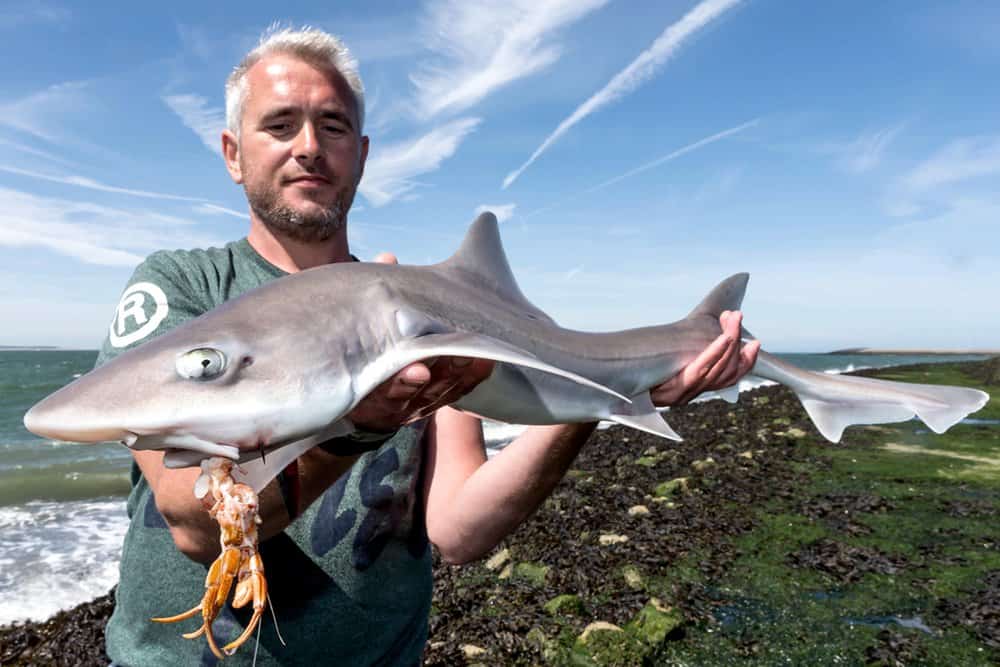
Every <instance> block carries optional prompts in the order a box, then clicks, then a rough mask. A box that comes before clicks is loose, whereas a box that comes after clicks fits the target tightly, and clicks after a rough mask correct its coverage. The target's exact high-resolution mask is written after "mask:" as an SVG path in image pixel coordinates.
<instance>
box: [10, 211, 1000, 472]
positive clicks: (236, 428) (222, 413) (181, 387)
mask: <svg viewBox="0 0 1000 667" xmlns="http://www.w3.org/2000/svg"><path fill="white" fill-rule="evenodd" d="M748 279H749V276H748V275H747V274H745V273H742V274H736V275H734V276H732V277H730V278H727V279H726V280H724V281H723V282H722V283H720V284H719V285H718V286H717V287H716V288H715V289H714V290H712V292H711V293H709V295H708V296H707V297H706V298H705V299H704V300H703V301H702V302H701V304H699V305H698V306H697V307H696V308H695V309H694V310H692V311H691V313H690V314H688V316H687V317H685V318H684V319H682V320H679V321H677V322H674V323H672V324H667V325H661V326H651V327H644V328H638V329H630V330H625V331H618V332H610V333H586V332H580V331H573V330H570V329H565V328H562V327H560V326H559V325H557V324H556V323H555V322H554V321H553V320H552V318H551V317H549V316H548V315H546V314H545V313H544V312H542V311H541V310H540V309H539V308H537V307H536V306H534V305H533V304H531V303H530V302H529V301H528V300H527V298H525V296H524V295H523V294H522V293H521V290H520V289H519V288H518V286H517V283H516V281H515V280H514V276H513V274H512V273H511V270H510V266H509V264H508V262H507V258H506V255H505V254H504V251H503V247H502V245H501V242H500V235H499V230H498V226H497V221H496V218H495V217H494V216H493V215H492V214H490V213H484V214H483V215H481V216H480V217H479V218H478V219H477V220H476V221H475V222H474V223H473V224H472V226H471V228H470V229H469V231H468V233H467V235H466V237H465V240H464V241H463V243H462V245H461V247H460V248H459V250H458V251H457V252H456V253H455V254H454V255H453V256H452V257H451V258H449V259H448V260H446V261H444V262H441V263H440V264H435V265H431V266H405V265H386V264H368V263H362V264H358V263H343V264H331V265H326V266H322V267H317V268H313V269H309V270H307V271H302V272H300V273H296V274H292V275H290V276H287V277H284V278H281V279H279V280H276V281H273V282H271V283H268V284H266V285H264V286H262V287H259V288H257V289H256V290H253V291H251V292H248V293H246V294H244V295H243V296H241V297H239V298H237V299H233V300H231V301H228V302H226V303H224V304H222V305H221V306H219V307H218V308H215V309H214V310H212V311H210V312H208V313H206V314H204V315H202V316H201V317H198V318H196V319H194V320H191V321H189V322H186V323H185V324H183V325H181V326H178V327H176V328H175V329H172V330H170V331H168V332H166V333H164V334H163V335H161V336H159V337H157V338H154V339H152V340H150V341H149V342H146V343H144V344H142V345H140V346H138V347H136V348H134V349H132V350H129V351H128V352H125V353H124V354H122V355H120V356H119V357H117V358H116V359H114V360H112V361H111V362H109V363H108V364H106V365H104V366H102V367H100V368H97V369H95V370H94V371H92V372H90V373H88V374H86V375H84V376H83V377H81V378H79V379H77V380H76V381H74V382H73V383H71V384H69V385H67V386H66V387H63V388H62V389H60V390H59V391H57V392H55V393H54V394H52V395H51V396H49V397H47V398H45V399H43V400H42V401H41V402H39V403H38V404H37V405H35V406H34V407H32V408H31V410H29V411H28V413H27V414H26V415H25V417H24V423H25V426H26V427H27V428H28V430H30V431H32V432H34V433H36V434H38V435H40V436H44V437H47V438H54V439H60V440H66V441H73V442H102V441H108V440H111V441H115V440H118V441H121V442H123V443H124V444H126V445H128V446H129V447H132V448H133V449H162V450H165V451H166V458H165V461H166V464H167V465H168V466H171V467H181V466H187V465H197V464H198V463H199V462H200V461H201V460H203V459H205V458H208V457H210V456H225V457H228V458H230V459H234V460H240V461H242V462H244V465H243V466H242V467H243V468H244V470H245V473H244V474H245V475H246V481H247V483H250V484H251V485H253V486H255V487H257V488H258V489H259V488H262V487H263V486H264V485H265V484H266V483H267V482H268V481H270V479H272V478H273V477H274V476H275V475H277V473H278V471H280V470H281V469H282V468H283V467H284V466H285V465H287V463H288V462H289V461H290V460H291V459H293V458H295V457H297V456H299V455H300V454H301V453H302V452H303V451H305V450H307V449H308V448H309V447H311V446H313V445H314V444H316V443H318V442H321V441H323V440H324V439H326V438H328V437H331V436H334V435H338V434H342V433H345V432H349V431H350V430H351V429H352V428H353V427H352V426H351V424H350V423H349V422H348V421H347V419H346V417H345V416H346V415H347V414H348V413H349V412H350V411H351V409H353V408H354V406H356V405H357V404H358V402H359V401H360V400H361V399H362V398H363V397H364V396H366V395H367V394H368V393H369V392H371V391H372V390H373V389H374V388H375V387H377V386H378V385H379V384H381V383H382V382H384V381H385V380H387V379H388V378H390V377H391V376H392V375H394V374H395V373H396V372H398V371H399V370H400V369H402V368H403V367H404V366H406V365H407V364H409V363H412V362H414V361H417V360H420V359H428V358H431V357H437V356H441V355H454V356H467V357H479V358H487V359H492V360H495V361H496V362H497V364H496V366H495V369H494V371H493V373H492V374H491V375H490V377H489V378H488V379H486V380H485V381H484V382H482V383H481V384H480V385H479V386H477V387H476V389H474V390H473V391H472V392H471V393H470V394H468V395H466V396H465V397H463V398H462V399H461V400H460V401H458V403H457V404H456V407H458V408H460V409H464V410H468V411H470V412H474V413H476V414H479V415H482V416H484V417H488V418H490V419H494V420H498V421H506V422H511V423H520V424H561V423H570V422H584V421H595V420H599V419H604V420H611V421H614V422H618V423H621V424H625V425H627V426H631V427H633V428H637V429H640V430H643V431H647V432H649V433H653V434H656V435H659V436H662V437H666V438H672V439H680V437H679V436H678V435H677V434H676V433H674V431H673V430H672V429H671V428H670V427H669V426H668V425H667V423H666V422H665V421H664V419H663V417H662V416H661V415H660V414H659V413H658V412H657V411H656V410H655V409H654V407H653V404H652V402H651V400H650V396H649V389H650V388H651V387H654V386H656V385H658V384H660V383H661V382H663V381H665V380H667V379H669V378H671V377H673V376H674V375H675V374H676V373H677V372H678V371H680V370H681V369H682V368H683V367H684V366H685V365H686V364H687V363H689V362H690V361H691V360H693V359H694V358H695V357H696V356H697V355H698V354H699V353H700V352H701V351H702V350H703V349H704V348H705V347H706V346H707V345H708V344H709V343H710V342H711V341H713V340H714V339H715V338H716V337H717V336H718V335H719V334H720V332H721V328H720V325H719V314H720V313H721V312H722V311H723V310H737V309H738V308H739V307H740V303H741V302H742V299H743V293H744V291H745V290H746V285H747V281H748ZM744 335H745V336H746V337H751V336H750V334H749V332H746V331H745V330H744ZM751 373H752V374H754V375H756V376H759V377H762V378H766V379H770V380H774V381H776V382H779V383H781V384H784V385H786V386H788V387H790V388H791V389H792V390H793V391H795V393H796V394H797V395H798V396H799V398H800V400H801V401H802V404H803V405H804V407H805V409H806V411H807V412H808V413H809V415H810V417H811V418H812V420H813V422H814V423H815V424H816V426H817V428H818V429H819V431H820V433H822V434H823V435H824V436H825V437H826V438H828V439H829V440H831V441H834V442H836V441H838V440H839V439H840V437H841V434H842V433H843V430H844V428H845V427H847V426H848V425H851V424H877V423H890V422H897V421H905V420H907V419H910V418H912V417H913V416H917V417H919V418H920V419H922V420H923V421H924V422H925V423H926V424H927V425H928V426H929V427H930V428H931V429H933V430H934V431H935V432H938V433H940V432H943V431H945V430H946V429H948V428H950V427H951V426H952V425H954V424H955V423H957V422H958V421H960V420H961V419H963V418H964V417H965V416H966V415H967V414H969V413H972V412H975V411H977V410H979V409H980V408H981V407H983V406H984V405H985V404H986V402H987V401H988V400H989V395H988V394H986V393H984V392H981V391H977V390H973V389H966V388H960V387H943V386H932V385H921V384H907V383H899V382H888V381H881V380H872V379H866V378H855V377H841V376H832V375H828V374H825V373H814V372H810V371H805V370H802V369H799V368H796V367H794V366H792V365H791V364H788V363H786V362H783V361H781V360H780V359H778V358H776V357H774V356H772V355H770V354H768V353H766V352H763V351H761V352H760V354H759V356H758V360H757V363H756V365H755V366H754V368H753V369H752V371H751ZM724 395H725V396H726V398H728V399H729V400H735V398H736V396H737V392H736V389H735V388H731V389H730V390H728V391H727V392H726V393H725V394H724ZM262 449H264V450H265V451H266V456H265V457H264V459H263V460H258V457H259V456H260V453H261V450H262Z"/></svg>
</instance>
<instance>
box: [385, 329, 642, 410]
mask: <svg viewBox="0 0 1000 667" xmlns="http://www.w3.org/2000/svg"><path fill="white" fill-rule="evenodd" d="M440 356H452V357H472V358H476V359H492V360H493V361H499V362H502V363H505V364H512V365H514V366H523V367H525V368H532V369H534V370H537V371H541V372H543V373H549V374H551V375H555V376H558V377H561V378H565V379H567V380H571V381H573V382H576V383H577V384H579V385H582V386H585V387H588V388H590V389H596V390H597V391H600V392H603V393H605V394H608V395H610V396H614V397H615V398H618V399H620V400H622V401H624V402H625V403H629V402H631V401H630V400H629V398H628V397H627V396H624V395H623V394H620V393H618V392H617V391H615V390H614V389H611V388H610V387H605V386H604V385H602V384H599V383H597V382H594V381H593V380H589V379H587V378H585V377H583V376H582V375H577V374H576V373H573V372H570V371H566V370H563V369H561V368H557V367H556V366H553V365H551V364H547V363H545V362H544V361H542V360H541V359H539V358H538V357H536V356H534V355H533V354H531V353H530V352H528V351H527V350H522V349H521V348H519V347H515V346H514V345H511V344H510V343H505V342H503V341H500V340H497V339H496V338H491V337H489V336H484V335H482V334H474V333H464V332H457V333H441V334H428V335H426V336H420V337H419V338H411V339H409V340H407V341H406V342H405V343H403V344H401V345H399V346H398V347H397V348H396V349H395V350H394V351H393V353H392V355H391V357H390V358H389V359H388V360H387V362H388V364H389V366H391V368H390V369H389V370H390V372H389V374H388V375H385V369H383V372H382V375H385V377H382V378H381V380H379V382H382V381H384V380H386V379H388V377H390V376H391V375H392V373H395V372H397V371H398V370H400V369H401V368H403V367H404V366H406V365H407V364H411V363H413V362H415V361H420V360H421V359H428V358H430V357H440Z"/></svg>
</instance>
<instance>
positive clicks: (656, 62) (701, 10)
mask: <svg viewBox="0 0 1000 667" xmlns="http://www.w3.org/2000/svg"><path fill="white" fill-rule="evenodd" d="M740 2H741V0H703V1H702V2H700V3H699V4H698V5H697V6H695V7H694V8H693V9H692V10H690V11H689V12H688V13H687V14H685V15H684V16H683V17H682V18H681V19H680V20H679V21H677V22H676V23H673V24H671V25H670V26H668V27H667V29H666V30H664V31H663V33H662V34H661V35H660V36H659V37H657V38H656V41H655V42H653V45H652V46H650V47H649V48H648V49H646V50H645V51H643V52H642V53H640V54H639V55H638V56H637V57H636V59H635V60H633V61H632V62H631V63H629V65H628V67H626V68H625V69H623V70H622V71H621V72H619V73H618V74H616V75H615V76H614V77H613V78H612V79H611V81H609V82H608V83H607V84H606V85H605V86H604V87H603V88H601V89H600V90H599V91H597V92H596V93H594V95H592V96H591V97H590V99H588V100H587V101H586V102H584V103H583V104H582V105H580V106H579V107H578V108H577V109H576V110H575V111H574V112H573V113H572V114H570V115H569V117H568V118H566V119H565V120H563V122H561V123H560V124H559V126H558V127H557V128H556V129H555V131H554V132H553V133H552V134H550V135H549V136H548V137H547V138H546V139H545V141H543V142H542V145H541V146H539V147H538V148H537V149H536V150H535V152H534V153H532V154H531V157H529V158H528V160H527V162H525V163H524V164H522V165H521V166H520V167H518V168H517V169H515V170H514V171H512V172H511V173H509V174H507V177H506V178H504V180H503V187H504V188H507V187H509V186H510V185H511V184H512V183H513V182H514V181H516V180H517V178H518V177H519V176H520V175H521V174H522V173H523V172H524V170H525V169H527V168H528V167H529V166H531V164H532V163H533V162H534V161H535V160H537V159H538V157H539V156H540V155H541V154H542V153H544V152H545V151H546V150H547V149H548V147H549V146H551V145H552V144H553V143H555V142H556V140H558V139H559V138H560V137H561V136H562V135H564V134H565V133H566V132H568V131H569V129H570V128H571V127H573V126H574V125H576V124H577V123H579V122H580V121H581V120H583V119H584V118H586V117H587V116H589V115H590V114H592V113H594V112H595V111H597V110H598V109H600V108H601V107H604V106H607V105H608V104H611V103H612V102H614V101H616V100H618V99H620V98H622V97H624V96H625V95H627V94H629V93H631V92H632V91H633V90H635V89H636V88H638V87H639V86H641V85H642V84H643V83H645V82H646V81H647V80H649V79H650V78H651V77H652V76H653V75H655V74H656V73H657V71H658V70H659V69H660V68H661V67H662V66H663V65H664V63H666V62H667V60H669V59H670V57H671V56H673V55H674V54H675V53H676V52H677V50H678V49H679V48H680V47H681V45H682V44H684V42H685V41H686V40H687V39H688V38H689V37H691V36H692V35H693V34H695V33H696V32H698V31H699V30H700V29H702V28H704V27H705V26H706V25H708V24H709V23H711V22H712V21H713V20H715V19H717V18H719V17H720V16H722V15H723V14H724V13H725V12H726V11H728V10H729V9H731V8H732V7H734V6H736V5H737V4H739V3H740Z"/></svg>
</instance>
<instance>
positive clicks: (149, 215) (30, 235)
mask: <svg viewBox="0 0 1000 667" xmlns="http://www.w3.org/2000/svg"><path fill="white" fill-rule="evenodd" d="M0 199H2V201H3V202H4V206H3V207H0V246H12V247H25V246H41V247H45V248H48V249H50V250H54V251H55V252H58V253H60V254H63V255H67V256H69V257H73V258H75V259H78V260H80V261H82V262H86V263H88V264H99V265H105V266H133V265H135V264H137V263H138V262H139V261H141V260H142V258H143V257H144V256H145V255H146V254H147V253H149V252H151V251H153V250H156V249H158V248H162V247H165V246H170V247H175V246H178V245H180V246H207V245H218V241H217V240H216V239H214V238H211V237H208V236H205V235H202V234H199V233H197V232H192V231H190V229H188V228H189V227H192V226H193V225H194V223H193V222H192V221H189V220H185V219H183V218H176V217H173V216H170V215H164V214H162V213H159V212H156V211H149V210H126V209H119V208H109V207H105V206H98V205H95V204H91V203H89V202H79V201H72V200H65V199H56V198H51V197H39V196H37V195H32V194H28V193H26V192H21V191H18V190H12V189H8V188H0Z"/></svg>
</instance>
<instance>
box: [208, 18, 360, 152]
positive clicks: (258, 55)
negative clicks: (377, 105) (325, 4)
mask: <svg viewBox="0 0 1000 667" xmlns="http://www.w3.org/2000/svg"><path fill="white" fill-rule="evenodd" d="M279 53H281V54H287V55H291V56H295V57H297V58H300V59H302V60H304V61H306V62H308V63H310V64H312V65H317V66H320V67H330V68H332V69H334V70H335V71H337V72H339V73H340V75H341V76H342V77H344V80H345V81H347V85H348V86H350V88H351V92H352V93H354V104H355V106H356V107H357V112H358V133H360V132H361V130H362V128H363V127H364V125H365V87H364V84H362V83H361V75H360V74H359V73H358V61H357V60H355V59H354V56H352V55H351V52H350V51H349V50H348V49H347V47H346V46H345V45H344V43H343V42H342V41H340V40H339V39H338V38H336V37H334V36H333V35H331V34H329V33H326V32H323V31H322V30H318V29H316V28H310V27H308V26H306V27H303V28H301V29H298V30H296V29H293V28H279V27H278V26H277V25H275V26H272V27H271V28H268V30H267V31H265V32H264V34H263V35H261V37H260V43H259V44H257V46H256V47H255V48H254V49H253V50H252V51H251V52H250V53H248V54H246V56H244V58H243V60H242V61H240V64H239V65H237V66H236V68H235V69H234V70H233V71H232V73H231V74H230V75H229V78H228V79H226V127H228V128H229V131H230V132H232V133H233V134H235V135H236V136H237V137H239V136H240V121H242V120H243V105H244V103H246V99H247V72H249V71H250V68H251V67H253V66H254V65H256V64H257V63H258V62H260V60H262V59H263V58H265V57H267V56H270V55H274V54H279Z"/></svg>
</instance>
